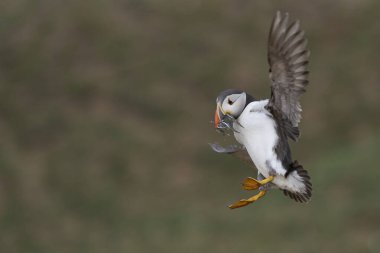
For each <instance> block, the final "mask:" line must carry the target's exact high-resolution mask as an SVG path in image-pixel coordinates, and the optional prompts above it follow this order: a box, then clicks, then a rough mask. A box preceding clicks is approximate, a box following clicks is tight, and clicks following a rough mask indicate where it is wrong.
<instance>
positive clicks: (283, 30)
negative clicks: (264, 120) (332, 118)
mask: <svg viewBox="0 0 380 253" xmlns="http://www.w3.org/2000/svg"><path fill="white" fill-rule="evenodd" d="M304 35H305V33H304V31H302V30H301V29H300V23H299V21H298V20H297V21H294V22H290V21H289V14H288V13H285V14H281V12H279V11H278V12H277V13H276V16H275V17H274V19H273V21H272V25H271V28H270V32H269V41H268V61H269V66H270V69H269V72H270V74H269V77H270V79H271V81H272V85H271V89H272V96H271V98H270V100H269V103H268V109H269V110H271V111H273V112H275V113H276V114H277V115H279V114H281V115H282V120H283V121H284V125H288V126H287V127H286V128H288V129H289V130H290V131H292V130H293V131H297V132H298V128H297V127H298V123H299V122H300V120H301V111H302V109H301V105H300V102H299V99H300V96H301V95H302V94H303V93H304V92H305V87H306V86H307V84H308V80H307V78H308V74H309V72H308V71H307V65H308V63H309V62H308V59H309V55H310V51H309V50H308V49H307V40H306V39H305V36H304ZM292 128H293V129H292ZM287 132H288V130H287ZM296 137H298V136H296ZM292 139H293V138H292Z"/></svg>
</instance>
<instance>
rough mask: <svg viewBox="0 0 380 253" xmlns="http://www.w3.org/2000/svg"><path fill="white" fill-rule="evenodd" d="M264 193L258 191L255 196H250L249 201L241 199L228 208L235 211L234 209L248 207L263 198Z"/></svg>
mask: <svg viewBox="0 0 380 253" xmlns="http://www.w3.org/2000/svg"><path fill="white" fill-rule="evenodd" d="M265 193H266V191H260V192H259V193H258V194H256V195H255V196H252V197H250V198H249V199H241V200H239V201H238V202H236V203H234V204H232V205H230V206H228V207H229V208H231V209H235V208H239V207H243V206H246V205H249V204H251V203H252V202H255V201H257V200H258V199H259V198H261V197H263V196H264V195H265Z"/></svg>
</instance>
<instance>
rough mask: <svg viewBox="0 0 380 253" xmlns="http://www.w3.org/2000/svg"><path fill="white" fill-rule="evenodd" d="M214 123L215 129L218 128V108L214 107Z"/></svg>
mask: <svg viewBox="0 0 380 253" xmlns="http://www.w3.org/2000/svg"><path fill="white" fill-rule="evenodd" d="M214 123H215V128H218V125H219V123H220V116H219V106H217V107H216V111H215V118H214Z"/></svg>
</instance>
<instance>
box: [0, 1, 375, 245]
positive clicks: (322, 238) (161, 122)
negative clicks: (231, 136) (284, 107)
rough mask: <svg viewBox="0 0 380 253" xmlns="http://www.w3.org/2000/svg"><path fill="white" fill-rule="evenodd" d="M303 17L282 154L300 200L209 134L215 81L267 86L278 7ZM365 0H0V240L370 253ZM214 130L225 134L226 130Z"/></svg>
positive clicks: (370, 88)
mask: <svg viewBox="0 0 380 253" xmlns="http://www.w3.org/2000/svg"><path fill="white" fill-rule="evenodd" d="M278 9H280V10H286V11H289V12H290V13H291V14H292V16H293V17H296V18H299V19H301V21H302V25H303V28H304V29H305V30H306V31H307V36H308V38H309V41H310V48H311V51H312V56H311V65H310V70H311V76H310V79H311V85H310V86H309V87H308V92H307V93H306V94H305V96H304V97H303V100H302V104H303V109H304V114H303V121H302V124H301V130H302V138H301V140H300V141H299V142H298V143H297V144H296V145H294V144H292V146H293V150H294V151H293V153H294V157H295V158H297V159H298V160H299V161H300V162H301V163H302V164H303V165H304V166H305V167H306V168H307V169H309V171H310V173H311V175H312V178H313V184H314V196H313V200H312V202H310V203H309V204H307V205H300V204H297V203H295V202H293V201H291V200H290V199H288V198H285V197H283V196H282V193H280V192H272V193H270V194H269V195H268V196H266V197H265V198H264V199H262V200H261V201H260V202H258V203H255V204H253V205H251V206H249V207H246V208H243V209H239V210H234V211H231V210H229V209H228V208H226V206H227V205H228V204H230V203H232V202H233V201H235V200H238V199H240V198H242V197H248V196H249V194H250V193H247V192H244V191H243V190H242V189H241V186H240V183H241V181H242V179H243V178H245V177H247V176H254V175H255V174H256V173H255V172H254V171H252V170H250V169H249V168H247V167H246V166H245V165H244V164H243V163H240V162H237V161H236V160H234V158H232V157H228V156H222V155H217V154H215V153H213V152H212V151H211V150H210V148H209V147H208V145H207V143H208V142H213V141H219V142H221V141H223V140H224V139H226V138H224V137H222V136H220V135H218V134H216V133H215V131H214V130H213V128H212V126H211V124H210V123H209V122H210V120H211V119H212V118H213V113H214V109H215V108H214V107H215V97H216V95H217V94H218V93H219V92H220V91H221V90H223V89H225V88H230V87H237V88H241V89H245V90H247V91H249V92H250V93H251V94H253V95H254V96H256V97H260V98H264V97H266V96H268V94H269V89H268V77H267V62H266V38H267V33H268V29H269V25H270V22H271V19H272V16H273V15H274V13H275V11H276V10H278ZM379 11H380V4H379V2H378V1H369V0H364V1H333V2H332V1H328V0H323V1H314V2H309V1H302V2H301V1H290V0H289V1H261V3H257V1H248V0H246V1H245V0H235V1H228V0H209V1H200V0H192V1H169V0H134V1H132V0H131V1H121V0H113V1H105V0H94V1H84V0H83V1H78V0H77V1H74V0H68V1H58V0H54V1H50V0H12V1H11V0H4V1H1V3H0V21H1V22H0V38H1V41H0V136H1V141H0V252H7V253H13V252H28V253H30V252H39V253H43V252H91V253H96V252H128V253H129V252H136V253H138V252H163V253H164V252H165V253H167V252H183V253H186V252H208V253H210V252H218V253H223V252H247V251H251V252H264V251H265V252H285V253H286V252H348V253H350V252H380V202H379V194H380V186H379V183H378V179H379V178H380V168H379V165H378V158H379V155H380V153H379V148H380V144H379V143H380V130H379V129H380V128H379V127H380V116H379V115H380V71H379V66H380V60H379V57H378V52H379V51H380V22H379V20H378V19H379V15H378V14H379ZM225 141H229V140H228V138H227V140H225Z"/></svg>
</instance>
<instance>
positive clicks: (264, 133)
mask: <svg viewBox="0 0 380 253" xmlns="http://www.w3.org/2000/svg"><path fill="white" fill-rule="evenodd" d="M267 104H268V100H261V101H254V102H251V103H250V104H249V105H247V107H246V108H245V109H244V111H243V112H242V114H241V115H240V117H239V118H238V122H239V123H240V125H241V126H240V125H239V124H238V123H234V128H235V129H236V130H237V132H235V134H234V135H235V138H236V140H237V141H238V142H240V143H241V144H242V145H244V146H245V147H246V149H247V151H248V153H249V155H250V157H251V158H252V161H253V162H254V163H255V165H256V167H257V169H258V170H259V172H260V173H261V174H262V175H264V176H265V177H268V176H269V174H270V171H271V170H274V171H272V173H273V172H274V173H276V174H278V175H285V173H286V170H285V169H284V168H283V166H282V163H281V161H279V160H278V159H277V155H276V154H275V152H274V147H275V146H276V144H277V141H278V138H279V137H278V135H277V133H276V123H275V121H274V120H273V118H272V117H271V115H270V113H269V112H268V111H267V110H266V109H265V106H266V105H267Z"/></svg>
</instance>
